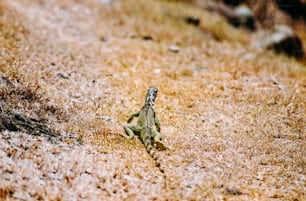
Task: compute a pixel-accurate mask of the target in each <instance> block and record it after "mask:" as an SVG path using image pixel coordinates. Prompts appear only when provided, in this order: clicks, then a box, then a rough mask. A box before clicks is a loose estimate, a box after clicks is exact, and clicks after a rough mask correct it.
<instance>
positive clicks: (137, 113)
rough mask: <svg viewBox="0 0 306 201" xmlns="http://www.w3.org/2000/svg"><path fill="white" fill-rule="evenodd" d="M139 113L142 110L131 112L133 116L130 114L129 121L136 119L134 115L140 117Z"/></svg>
mask: <svg viewBox="0 0 306 201" xmlns="http://www.w3.org/2000/svg"><path fill="white" fill-rule="evenodd" d="M139 113H140V112H135V113H133V114H131V116H129V118H128V120H127V122H128V123H130V122H131V121H132V120H133V119H134V117H138V116H139Z"/></svg>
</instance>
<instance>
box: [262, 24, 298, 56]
mask: <svg viewBox="0 0 306 201" xmlns="http://www.w3.org/2000/svg"><path fill="white" fill-rule="evenodd" d="M259 46H260V47H262V48H266V49H271V50H274V51H275V52H276V53H283V54H286V55H288V56H292V57H295V58H297V59H302V58H304V51H303V45H302V41H301V39H300V38H299V36H298V35H296V34H295V32H294V31H293V30H292V29H291V28H290V27H288V26H286V25H279V26H277V27H275V28H274V30H273V32H271V33H269V34H268V35H267V36H265V37H264V38H262V39H261V40H260V41H259Z"/></svg>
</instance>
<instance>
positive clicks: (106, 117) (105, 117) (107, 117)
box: [96, 115, 112, 121]
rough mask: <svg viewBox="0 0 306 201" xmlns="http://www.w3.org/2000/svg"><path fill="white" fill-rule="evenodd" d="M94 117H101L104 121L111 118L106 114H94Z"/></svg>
mask: <svg viewBox="0 0 306 201" xmlns="http://www.w3.org/2000/svg"><path fill="white" fill-rule="evenodd" d="M96 119H102V120H104V121H111V120H112V118H111V117H109V116H106V115H96Z"/></svg>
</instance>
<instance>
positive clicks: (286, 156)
mask: <svg viewBox="0 0 306 201" xmlns="http://www.w3.org/2000/svg"><path fill="white" fill-rule="evenodd" d="M190 15H191V16H197V17H198V18H199V19H200V20H201V24H200V25H199V27H195V26H192V25H190V24H186V23H185V22H184V21H183V20H181V18H180V16H190ZM0 16H1V21H0V22H1V23H0V28H1V31H0V32H1V35H0V40H1V49H0V55H1V67H0V70H1V74H2V76H3V77H5V78H7V79H10V80H11V81H12V83H14V86H15V88H13V89H11V92H10V90H8V89H7V88H8V84H7V83H5V82H4V81H3V79H4V78H2V81H1V94H2V95H3V94H6V96H4V97H2V98H1V100H3V101H2V102H1V104H8V105H9V108H10V110H13V111H18V112H22V113H24V114H25V115H28V116H31V117H33V118H35V119H40V120H43V121H44V122H46V124H47V125H48V126H50V127H52V128H53V129H55V130H57V131H59V132H60V135H62V136H63V138H61V139H57V140H53V141H52V140H50V139H48V138H46V137H44V136H35V135H31V134H27V133H25V132H10V131H2V132H1V135H0V200H273V201H278V200H292V201H293V200H294V201H298V200H301V201H302V200H306V194H305V192H306V170H305V161H306V151H305V150H306V143H305V140H306V133H305V119H306V109H305V106H306V101H305V97H306V71H305V64H303V62H298V61H296V60H294V59H291V58H287V57H286V56H283V55H275V54H274V53H273V52H270V51H264V50H259V49H257V48H256V47H255V46H254V45H253V44H254V40H256V38H257V37H258V35H260V34H259V33H254V34H252V33H249V32H247V31H244V30H237V29H234V28H232V27H230V26H229V25H228V24H227V23H226V22H225V20H224V19H222V18H221V17H219V16H217V15H216V14H212V13H209V12H207V11H204V10H203V9H201V8H198V7H196V6H192V5H190V4H184V3H173V2H167V1H146V0H140V1H133V0H131V1H130V0H129V1H119V0H118V1H115V0H114V1H102V0H100V1H99V0H89V1H84V2H83V1H77V0H64V1H62V0H61V1H60V0H49V1H41V0H37V1H36V0H35V1H32V0H22V1H21V0H4V1H1V2H0ZM304 30H305V27H303V26H300V28H299V31H300V32H299V33H303V31H304ZM148 36H150V37H151V38H152V39H153V40H150V39H148ZM216 36H218V37H216ZM301 37H302V38H303V37H304V38H305V36H304V35H303V34H302V35H301ZM171 45H175V46H176V47H177V48H178V52H173V51H170V50H169V46H171ZM149 86H156V87H157V88H158V89H159V94H158V97H157V100H156V105H155V107H156V114H157V116H158V117H159V118H160V122H161V125H162V127H161V129H162V135H163V137H164V141H165V144H167V145H168V146H169V147H170V149H169V150H166V151H159V152H158V156H159V157H160V158H161V161H162V166H163V167H164V169H165V178H164V176H163V174H162V173H160V172H159V170H158V168H157V167H155V166H154V161H153V160H152V159H151V158H150V156H149V155H148V154H147V152H146V151H145V149H144V147H143V145H142V144H141V142H140V141H139V140H138V139H133V140H127V139H125V138H124V131H123V129H122V125H123V124H124V123H125V122H126V120H127V118H128V116H129V115H130V114H131V113H132V112H135V111H137V110H139V109H140V108H141V106H142V104H143V101H144V96H145V92H146V90H147V88H148V87H149ZM17 89H18V90H17ZM16 91H20V92H18V93H17V92H16ZM29 91H30V92H31V93H33V94H34V95H33V94H32V96H34V97H36V93H37V96H39V98H29V97H28V96H26V95H27V93H29ZM33 91H34V92H33ZM46 105H47V106H46ZM50 108H51V109H50ZM1 111H2V109H1ZM165 185H166V186H165Z"/></svg>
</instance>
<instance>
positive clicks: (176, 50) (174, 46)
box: [168, 45, 180, 53]
mask: <svg viewBox="0 0 306 201" xmlns="http://www.w3.org/2000/svg"><path fill="white" fill-rule="evenodd" d="M168 50H169V51H170V52H174V53H178V52H179V51H180V48H179V47H178V46H176V45H170V46H169V47H168Z"/></svg>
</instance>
